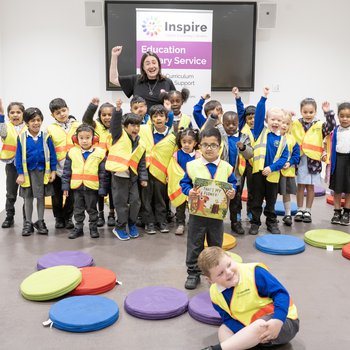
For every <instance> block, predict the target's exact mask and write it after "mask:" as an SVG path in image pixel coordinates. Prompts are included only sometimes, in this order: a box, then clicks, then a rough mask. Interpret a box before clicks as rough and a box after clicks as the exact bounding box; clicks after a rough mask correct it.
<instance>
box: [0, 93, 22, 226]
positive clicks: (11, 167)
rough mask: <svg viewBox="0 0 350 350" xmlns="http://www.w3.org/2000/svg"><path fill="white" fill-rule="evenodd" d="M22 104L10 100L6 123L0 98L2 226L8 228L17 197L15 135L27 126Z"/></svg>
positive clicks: (13, 214)
mask: <svg viewBox="0 0 350 350" xmlns="http://www.w3.org/2000/svg"><path fill="white" fill-rule="evenodd" d="M23 113H24V106H23V104H22V103H20V102H11V103H10V104H9V105H8V107H7V115H8V118H9V121H8V123H5V115H4V107H3V104H2V100H1V99H0V137H1V141H2V148H1V152H0V159H1V161H2V162H4V163H5V164H6V165H5V173H6V204H5V209H6V218H5V220H4V222H3V223H2V225H1V227H2V228H9V227H11V226H13V224H14V216H15V203H16V199H17V192H18V184H17V182H16V179H17V170H16V166H15V156H16V149H17V137H18V135H19V134H21V133H22V132H24V131H25V130H26V129H27V127H26V126H25V123H24V121H23Z"/></svg>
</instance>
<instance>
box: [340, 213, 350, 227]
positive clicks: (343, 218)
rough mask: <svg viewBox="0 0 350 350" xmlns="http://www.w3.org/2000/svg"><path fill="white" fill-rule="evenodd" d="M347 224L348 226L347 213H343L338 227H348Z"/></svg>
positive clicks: (349, 221) (349, 222)
mask: <svg viewBox="0 0 350 350" xmlns="http://www.w3.org/2000/svg"><path fill="white" fill-rule="evenodd" d="M349 224H350V218H349V212H347V211H344V213H343V215H342V217H341V219H340V225H344V226H348V225H349Z"/></svg>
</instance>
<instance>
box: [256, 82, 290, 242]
mask: <svg viewBox="0 0 350 350" xmlns="http://www.w3.org/2000/svg"><path fill="white" fill-rule="evenodd" d="M269 92H270V89H269V88H268V87H265V88H264V90H263V97H262V98H261V100H260V101H259V103H258V105H257V107H256V112H255V121H254V138H255V142H254V156H253V175H252V179H253V184H252V191H253V193H254V197H253V201H252V207H251V210H252V220H251V226H250V230H249V234H251V235H256V234H258V232H259V227H260V225H261V220H260V217H261V213H262V211H263V201H264V199H265V203H266V204H265V207H264V214H265V216H266V227H267V230H268V231H270V232H271V233H273V234H279V233H281V232H280V230H279V228H278V221H277V216H276V212H275V204H276V199H277V194H278V182H279V178H280V170H281V169H282V168H283V166H284V164H285V163H286V161H287V160H288V154H289V153H288V146H287V138H286V137H285V136H281V135H280V127H281V124H282V120H283V116H284V112H283V111H282V110H281V109H279V108H271V109H269V110H268V111H267V114H266V124H267V125H266V126H265V125H264V121H265V102H266V99H267V96H268V94H269Z"/></svg>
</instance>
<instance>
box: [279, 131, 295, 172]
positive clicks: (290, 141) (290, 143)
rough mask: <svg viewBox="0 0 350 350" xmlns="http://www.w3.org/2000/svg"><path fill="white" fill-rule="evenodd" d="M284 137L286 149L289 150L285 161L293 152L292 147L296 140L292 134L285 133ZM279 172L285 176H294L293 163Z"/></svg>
mask: <svg viewBox="0 0 350 350" xmlns="http://www.w3.org/2000/svg"><path fill="white" fill-rule="evenodd" d="M286 137H287V146H288V151H289V156H288V160H287V162H289V160H290V158H291V156H292V153H293V148H294V146H295V144H296V143H297V142H296V140H295V138H294V136H293V135H292V134H286ZM281 174H282V175H283V176H285V177H295V166H294V164H293V165H291V166H290V167H289V168H288V169H282V170H281Z"/></svg>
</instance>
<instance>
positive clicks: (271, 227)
mask: <svg viewBox="0 0 350 350" xmlns="http://www.w3.org/2000/svg"><path fill="white" fill-rule="evenodd" d="M266 228H267V231H269V232H271V233H272V234H273V235H280V234H281V231H280V229H279V228H278V225H277V223H273V224H268V225H266Z"/></svg>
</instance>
